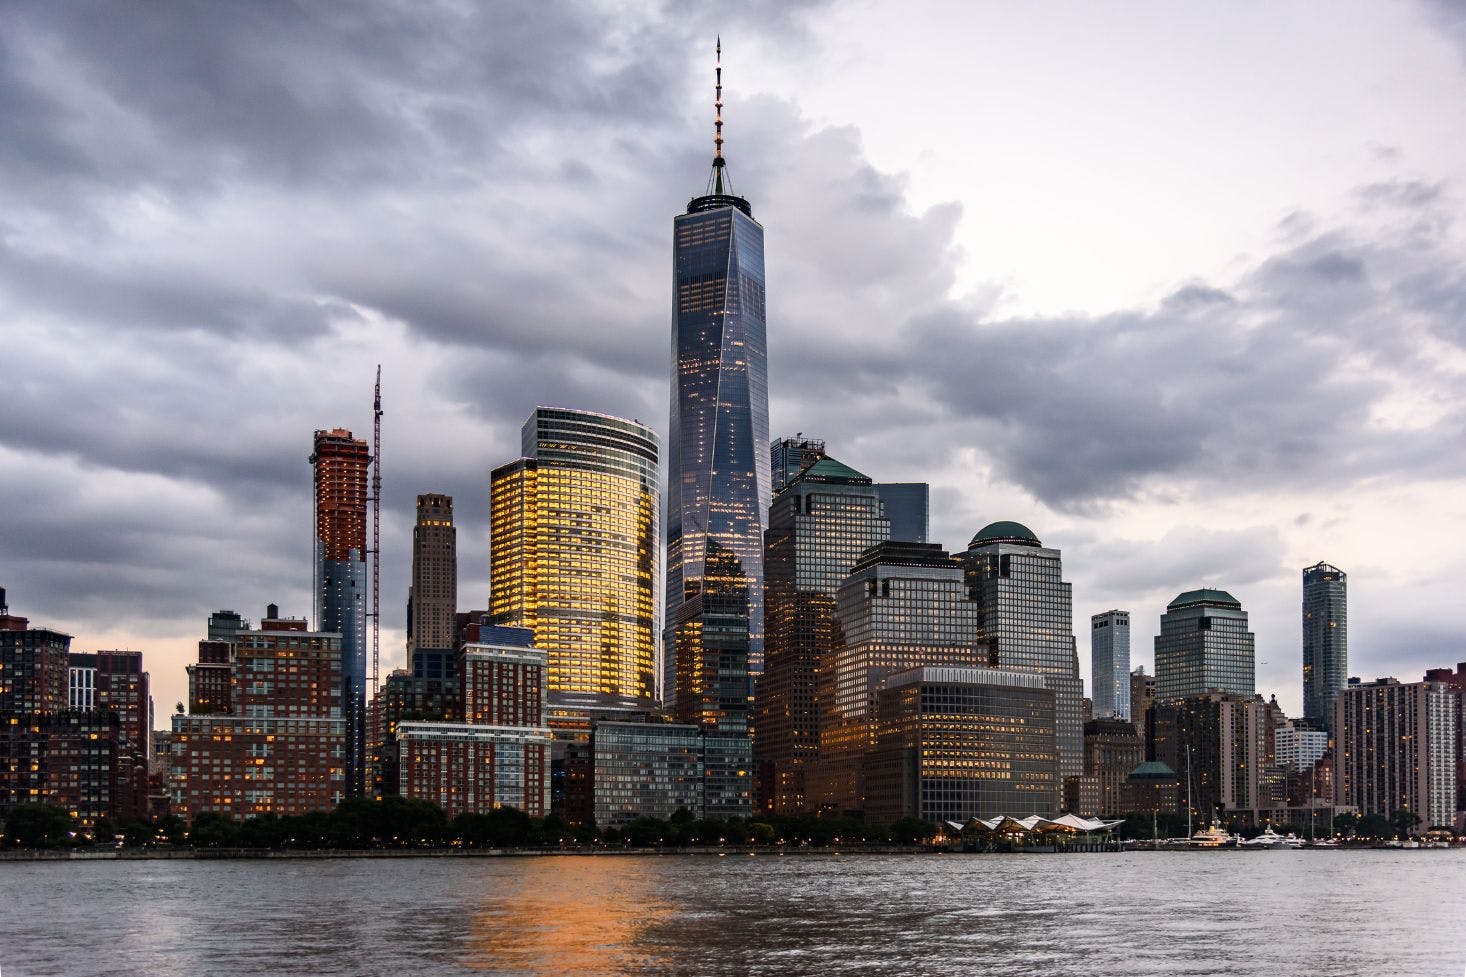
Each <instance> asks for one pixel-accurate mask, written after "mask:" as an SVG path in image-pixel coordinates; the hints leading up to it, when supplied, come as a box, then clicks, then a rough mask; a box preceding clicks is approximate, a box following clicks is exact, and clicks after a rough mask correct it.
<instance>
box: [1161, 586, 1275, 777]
mask: <svg viewBox="0 0 1466 977" xmlns="http://www.w3.org/2000/svg"><path fill="white" fill-rule="evenodd" d="M1254 658H1255V649H1254V639H1253V636H1252V632H1251V631H1249V630H1247V612H1246V611H1244V610H1243V609H1242V604H1241V602H1240V601H1238V600H1237V598H1235V597H1233V596H1232V595H1231V594H1229V593H1227V592H1226V591H1225V590H1213V589H1211V588H1203V589H1201V590H1188V591H1186V592H1185V593H1184V594H1179V595H1178V596H1177V597H1176V599H1175V600H1173V601H1171V602H1170V603H1169V604H1167V605H1166V613H1164V614H1162V615H1161V633H1160V634H1159V635H1157V636H1156V639H1155V686H1156V688H1155V695H1156V700H1157V701H1160V700H1166V699H1183V698H1186V697H1187V696H1194V695H1202V694H1204V693H1207V692H1229V693H1231V694H1233V695H1241V696H1250V695H1252V694H1253V693H1254V692H1255V691H1256V674H1255V668H1254ZM1173 767H1174V765H1173Z"/></svg>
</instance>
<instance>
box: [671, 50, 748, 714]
mask: <svg viewBox="0 0 1466 977" xmlns="http://www.w3.org/2000/svg"><path fill="white" fill-rule="evenodd" d="M718 72H719V75H718V79H719V83H718V101H717V106H718V118H717V138H716V153H715V156H714V158H713V169H712V175H711V176H710V178H709V180H708V192H707V193H706V194H704V195H703V196H700V197H696V198H694V199H693V200H692V201H691V202H690V203H689V204H688V205H687V212H686V213H685V214H682V215H680V216H678V217H677V218H676V220H675V222H674V226H673V235H674V239H673V283H674V285H673V287H674V293H673V310H674V311H673V317H672V404H671V424H670V427H669V438H668V445H667V452H668V474H667V591H666V602H667V607H666V629H667V630H666V633H665V635H664V638H663V654H664V658H663V689H664V699H665V700H667V702H666V704H667V705H669V706H672V707H673V708H674V709H675V710H676V712H677V714H678V716H679V717H680V718H682V719H683V720H684V721H692V722H709V721H713V720H714V719H715V718H716V720H717V724H718V725H725V724H726V723H727V722H729V721H733V724H734V725H737V724H738V722H739V721H735V720H733V717H732V716H730V715H729V712H730V711H732V710H734V707H735V705H736V703H735V702H734V701H733V700H735V699H736V698H737V695H736V694H734V691H735V690H734V688H733V686H734V685H735V684H736V680H737V674H736V673H737V672H738V671H740V670H741V671H742V672H743V679H742V688H743V693H742V700H743V706H742V712H743V713H745V714H746V712H747V696H748V686H749V674H750V673H756V672H758V671H760V670H761V668H762V659H763V534H764V526H765V522H766V519H767V513H768V507H769V502H770V498H771V493H770V488H769V469H768V465H767V461H766V459H768V457H769V393H768V386H769V382H768V352H767V344H766V342H765V307H764V232H763V227H762V226H760V225H759V223H758V222H757V221H755V220H754V219H753V210H752V208H751V207H750V206H749V203H748V201H747V200H745V199H744V198H742V197H739V196H735V195H734V194H733V193H732V191H731V187H730V186H729V184H728V178H727V173H726V167H725V160H724V159H723V135H722V124H723V123H722V68H721V67H719V69H718ZM707 614H712V615H714V617H715V620H705V619H704V615H707ZM688 655H691V656H694V657H699V658H703V659H705V660H699V661H684V660H680V659H683V658H685V657H686V656H688ZM713 658H716V659H717V660H716V661H713V660H711V659H713ZM740 658H741V659H742V663H741V664H740V663H739V662H738V661H737V659H740ZM710 676H713V677H715V679H716V680H715V681H714V680H713V679H712V678H710ZM710 681H714V685H716V686H717V688H713V687H711V686H710V685H709V684H708V683H709V682H710ZM684 690H687V693H688V694H690V695H692V696H694V697H695V699H697V701H695V702H689V703H683V702H682V701H681V698H682V696H683V694H684ZM741 722H746V715H745V716H744V717H743V718H742V720H741Z"/></svg>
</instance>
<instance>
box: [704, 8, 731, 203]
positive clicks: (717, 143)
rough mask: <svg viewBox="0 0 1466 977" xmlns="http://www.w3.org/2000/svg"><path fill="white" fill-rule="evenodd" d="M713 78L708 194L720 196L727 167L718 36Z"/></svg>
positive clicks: (720, 46)
mask: <svg viewBox="0 0 1466 977" xmlns="http://www.w3.org/2000/svg"><path fill="white" fill-rule="evenodd" d="M715 52H716V54H715V59H714V62H713V64H714V69H713V72H714V77H715V79H716V87H715V89H714V91H715V92H716V97H715V98H714V100H713V173H712V179H711V180H710V181H709V182H710V183H711V184H712V186H711V188H710V190H709V192H710V193H715V194H721V193H722V192H723V168H724V167H725V166H727V165H728V163H727V160H725V159H723V35H721V34H719V35H718V42H717V47H716V48H715Z"/></svg>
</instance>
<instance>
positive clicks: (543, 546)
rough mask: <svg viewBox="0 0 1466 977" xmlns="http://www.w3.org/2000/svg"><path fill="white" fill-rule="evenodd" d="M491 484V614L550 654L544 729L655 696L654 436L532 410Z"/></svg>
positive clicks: (619, 422)
mask: <svg viewBox="0 0 1466 977" xmlns="http://www.w3.org/2000/svg"><path fill="white" fill-rule="evenodd" d="M521 450H522V451H523V453H524V457H523V458H520V459H519V460H518V461H514V462H511V463H509V464H507V465H502V466H500V467H499V468H496V469H495V470H494V472H493V474H492V475H491V477H490V478H491V484H490V506H491V512H490V528H489V532H490V557H489V560H490V584H489V586H490V593H489V612H490V614H491V615H492V622H493V623H494V624H499V625H507V626H512V627H524V628H530V629H532V630H533V631H534V636H535V646H536V647H537V648H540V649H542V650H544V651H545V652H546V653H547V654H548V656H549V662H548V668H549V681H548V687H549V718H550V724H551V725H552V726H556V727H560V726H563V725H565V724H566V723H573V724H581V723H583V721H584V720H585V719H586V718H587V717H589V715H590V714H591V713H594V712H598V711H601V710H608V709H611V710H647V709H650V708H651V707H652V706H653V704H654V703H655V681H654V679H655V671H654V652H655V640H656V625H655V620H654V619H655V600H656V598H655V593H656V590H655V588H656V573H657V555H658V554H657V549H658V548H657V489H658V482H659V481H660V477H661V476H660V472H659V471H658V447H657V436H656V434H655V433H654V432H653V431H652V430H651V429H650V428H648V427H646V426H645V425H643V424H640V423H637V422H636V421H628V420H623V419H622V418H619V417H609V416H607V415H605V414H595V413H591V412H590V411H580V410H563V409H560V408H551V407H540V408H537V409H536V410H535V412H534V413H533V414H531V415H530V417H529V419H528V420H527V421H525V423H524V429H523V434H522V445H521Z"/></svg>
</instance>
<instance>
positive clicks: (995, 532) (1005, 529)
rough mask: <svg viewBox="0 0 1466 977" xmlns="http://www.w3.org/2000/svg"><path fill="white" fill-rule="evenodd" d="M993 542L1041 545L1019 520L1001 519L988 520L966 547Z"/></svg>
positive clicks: (1031, 531)
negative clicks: (996, 520) (995, 520)
mask: <svg viewBox="0 0 1466 977" xmlns="http://www.w3.org/2000/svg"><path fill="white" fill-rule="evenodd" d="M993 543H1017V544H1019V545H1020V546H1042V545H1043V544H1042V543H1040V542H1039V541H1038V537H1037V536H1035V535H1034V534H1033V530H1032V529H1029V528H1028V527H1027V526H1025V525H1023V523H1021V522H1010V521H1009V520H1006V519H1003V520H999V521H998V522H990V523H988V524H987V525H986V526H984V527H983V528H982V529H980V530H978V533H977V535H976V536H974V537H972V542H971V543H969V544H968V549H975V548H976V547H979V546H989V545H991V544H993Z"/></svg>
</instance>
